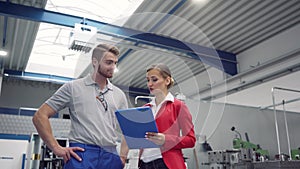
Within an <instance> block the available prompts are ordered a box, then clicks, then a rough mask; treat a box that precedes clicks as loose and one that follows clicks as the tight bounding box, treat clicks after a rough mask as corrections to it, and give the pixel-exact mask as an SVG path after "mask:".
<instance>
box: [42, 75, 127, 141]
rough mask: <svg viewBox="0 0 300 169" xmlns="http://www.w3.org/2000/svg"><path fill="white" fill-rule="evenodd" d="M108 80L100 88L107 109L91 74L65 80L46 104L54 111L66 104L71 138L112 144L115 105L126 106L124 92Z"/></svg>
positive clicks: (117, 106) (71, 139)
mask: <svg viewBox="0 0 300 169" xmlns="http://www.w3.org/2000/svg"><path fill="white" fill-rule="evenodd" d="M107 81H108V84H107V86H106V88H105V89H104V90H103V92H105V91H107V90H108V91H107V92H105V94H104V100H105V101H106V102H107V110H105V106H104V105H103V103H101V101H100V100H99V99H97V96H99V92H100V91H99V86H98V84H97V83H96V82H94V81H93V80H92V78H91V76H90V75H88V76H86V77H85V78H82V79H78V80H74V81H71V82H68V83H65V84H64V85H63V86H62V87H61V88H60V89H59V90H57V91H56V93H55V94H54V95H53V96H52V97H50V98H49V99H48V100H47V101H46V104H48V105H49V106H50V107H52V108H53V109H54V110H55V111H56V112H58V111H59V110H61V109H63V108H65V107H68V108H69V112H70V118H71V129H70V133H69V141H70V142H79V143H84V144H93V145H98V146H114V145H116V141H117V138H118V137H117V127H118V125H117V124H118V123H117V120H116V117H115V111H116V110H117V109H125V108H128V103H127V99H126V96H125V94H124V92H123V91H122V90H121V89H119V88H118V87H116V86H114V85H113V84H112V83H110V82H109V80H107Z"/></svg>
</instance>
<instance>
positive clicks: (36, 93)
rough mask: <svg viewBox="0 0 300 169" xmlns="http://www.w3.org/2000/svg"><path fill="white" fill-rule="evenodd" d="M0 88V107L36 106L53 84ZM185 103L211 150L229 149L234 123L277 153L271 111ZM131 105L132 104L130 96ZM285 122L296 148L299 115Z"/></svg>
mask: <svg viewBox="0 0 300 169" xmlns="http://www.w3.org/2000/svg"><path fill="white" fill-rule="evenodd" d="M2 89H3V90H2V94H1V96H0V107H19V106H29V107H39V106H40V104H42V103H43V102H44V101H45V100H46V99H47V98H48V97H50V96H51V95H52V93H53V92H55V91H56V87H53V86H48V85H35V84H30V83H27V82H7V81H6V80H4V81H3V84H2ZM20 93H21V94H20ZM186 103H187V105H188V107H189V109H190V111H191V113H192V115H193V122H194V124H195V132H196V134H197V135H206V136H207V138H208V142H209V143H210V145H211V146H212V148H213V149H214V150H225V149H232V139H233V138H234V137H235V134H234V133H233V132H232V131H231V130H230V128H231V127H232V126H235V127H236V129H237V130H238V131H240V132H241V134H242V136H243V138H245V136H244V133H245V132H247V133H248V135H249V138H250V141H251V142H253V143H255V144H260V145H261V147H262V148H263V149H267V150H269V151H270V153H271V157H274V155H275V154H276V153H277V151H278V150H277V141H276V132H275V122H274V113H273V111H272V110H264V111H261V110H259V109H257V108H251V107H241V106H234V105H224V104H219V103H209V102H207V103H204V102H200V101H199V100H196V99H194V100H191V99H188V100H187V101H186ZM131 104H132V105H133V106H135V105H134V102H133V99H132V98H131ZM282 114H283V113H282V112H278V119H279V129H280V130H279V131H280V132H279V133H280V142H281V149H282V152H284V153H286V154H288V151H287V139H286V133H285V127H284V122H283V115H282ZM287 121H288V125H289V131H290V142H291V148H298V147H300V146H299V144H298V143H299V142H300V136H299V135H300V134H299V131H300V125H299V124H298V123H299V121H300V115H299V114H295V113H287ZM0 133H1V131H0ZM195 149H196V152H197V155H198V158H199V159H198V160H199V164H201V162H203V161H205V160H206V158H207V157H206V156H205V155H206V154H205V153H202V152H201V151H200V146H199V144H198V145H197V146H196V147H195ZM184 152H185V155H186V156H187V157H189V158H190V159H189V160H188V165H189V166H190V168H194V165H195V161H194V154H193V149H187V150H185V151H184ZM200 167H201V166H200Z"/></svg>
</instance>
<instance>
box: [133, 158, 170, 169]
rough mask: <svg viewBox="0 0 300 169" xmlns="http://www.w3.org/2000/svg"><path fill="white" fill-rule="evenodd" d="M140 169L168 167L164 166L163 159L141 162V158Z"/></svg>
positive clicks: (162, 168)
mask: <svg viewBox="0 0 300 169" xmlns="http://www.w3.org/2000/svg"><path fill="white" fill-rule="evenodd" d="M139 164H140V166H139V168H140V169H168V167H167V166H166V164H165V162H164V160H163V159H162V158H160V159H157V160H154V161H150V162H148V163H145V162H143V161H142V160H140V163H139Z"/></svg>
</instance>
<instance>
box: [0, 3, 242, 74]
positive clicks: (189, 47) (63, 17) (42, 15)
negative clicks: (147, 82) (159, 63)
mask: <svg viewBox="0 0 300 169" xmlns="http://www.w3.org/2000/svg"><path fill="white" fill-rule="evenodd" d="M0 15H3V16H7V17H14V18H20V19H26V20H32V21H37V22H45V23H50V24H56V25H61V26H66V27H72V28H73V27H74V25H75V23H81V22H82V21H83V20H84V21H85V22H86V23H87V24H88V25H90V26H94V27H96V28H97V29H98V30H100V31H101V32H100V33H102V34H106V35H109V36H112V37H117V38H123V39H126V40H130V41H134V42H138V43H141V44H147V45H152V46H156V47H160V48H164V49H168V50H171V51H180V52H183V53H186V54H188V55H189V56H191V58H193V59H196V60H198V61H202V62H204V63H207V64H208V65H211V66H214V67H216V68H217V69H220V70H222V71H224V72H226V73H228V74H230V75H236V74H237V61H236V55H235V54H232V53H229V52H225V51H220V50H216V49H213V48H208V47H204V46H200V45H196V44H191V43H187V42H182V41H179V40H177V39H172V38H169V37H165V36H159V35H156V34H153V33H147V32H142V31H138V30H133V29H129V28H124V27H119V26H115V25H111V24H107V23H103V22H100V21H95V20H91V19H88V18H83V17H79V16H73V15H68V14H62V13H58V12H53V11H48V10H45V9H41V8H34V7H29V6H24V5H18V4H13V3H10V2H1V1H0Z"/></svg>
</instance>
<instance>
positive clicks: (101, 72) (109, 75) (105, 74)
mask: <svg viewBox="0 0 300 169" xmlns="http://www.w3.org/2000/svg"><path fill="white" fill-rule="evenodd" d="M98 73H99V74H100V75H101V76H103V77H105V78H112V74H108V73H106V72H104V71H103V70H102V69H101V66H100V65H99V67H98Z"/></svg>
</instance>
